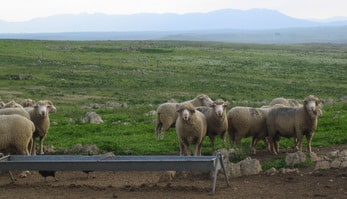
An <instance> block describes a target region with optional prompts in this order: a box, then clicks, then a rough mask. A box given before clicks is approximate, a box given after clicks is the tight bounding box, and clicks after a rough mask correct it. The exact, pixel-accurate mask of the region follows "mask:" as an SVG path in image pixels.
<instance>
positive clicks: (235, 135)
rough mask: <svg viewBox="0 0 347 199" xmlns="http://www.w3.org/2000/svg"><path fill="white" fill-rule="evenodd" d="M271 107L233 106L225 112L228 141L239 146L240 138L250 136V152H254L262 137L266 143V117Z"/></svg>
mask: <svg viewBox="0 0 347 199" xmlns="http://www.w3.org/2000/svg"><path fill="white" fill-rule="evenodd" d="M270 109H271V108H252V107H241V106H237V107H233V108H232V109H230V110H229V111H228V113H227V119H228V133H229V139H230V143H231V144H232V145H233V144H235V143H236V145H237V146H238V147H241V139H242V138H246V137H252V142H251V145H250V148H251V153H252V154H255V153H256V145H257V143H258V141H259V140H260V139H263V140H264V142H265V144H266V145H267V141H266V139H265V138H266V137H267V126H266V117H267V114H268V112H269V110H270Z"/></svg>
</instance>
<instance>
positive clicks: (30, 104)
mask: <svg viewBox="0 0 347 199" xmlns="http://www.w3.org/2000/svg"><path fill="white" fill-rule="evenodd" d="M40 101H41V102H47V103H48V104H49V105H50V107H49V109H48V110H49V112H50V113H55V112H57V108H56V107H55V106H54V105H53V102H52V101H50V100H40ZM21 105H22V106H23V107H24V108H25V109H26V110H30V109H31V107H33V106H34V105H35V101H34V100H32V99H25V100H24V101H23V102H22V103H21Z"/></svg>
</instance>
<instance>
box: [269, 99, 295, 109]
mask: <svg viewBox="0 0 347 199" xmlns="http://www.w3.org/2000/svg"><path fill="white" fill-rule="evenodd" d="M276 104H282V105H284V106H287V107H300V106H301V104H300V103H299V102H298V101H297V100H295V99H286V98H283V97H278V98H275V99H273V100H272V101H271V102H270V104H269V105H270V106H274V105H276Z"/></svg>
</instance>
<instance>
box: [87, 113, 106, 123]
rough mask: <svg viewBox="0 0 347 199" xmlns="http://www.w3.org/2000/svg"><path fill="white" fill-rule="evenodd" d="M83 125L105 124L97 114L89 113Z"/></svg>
mask: <svg viewBox="0 0 347 199" xmlns="http://www.w3.org/2000/svg"><path fill="white" fill-rule="evenodd" d="M82 122H83V123H91V124H100V123H104V121H103V120H102V119H101V117H100V116H99V115H98V114H97V113H96V112H87V113H86V114H85V115H84V118H83V119H82Z"/></svg>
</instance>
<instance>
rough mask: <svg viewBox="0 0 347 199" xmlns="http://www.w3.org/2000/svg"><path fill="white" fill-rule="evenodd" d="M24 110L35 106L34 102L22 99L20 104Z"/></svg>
mask: <svg viewBox="0 0 347 199" xmlns="http://www.w3.org/2000/svg"><path fill="white" fill-rule="evenodd" d="M20 104H21V105H22V106H23V107H24V108H25V107H32V106H34V105H35V101H34V100H32V99H24V100H23V101H22V102H21V103H20Z"/></svg>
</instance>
